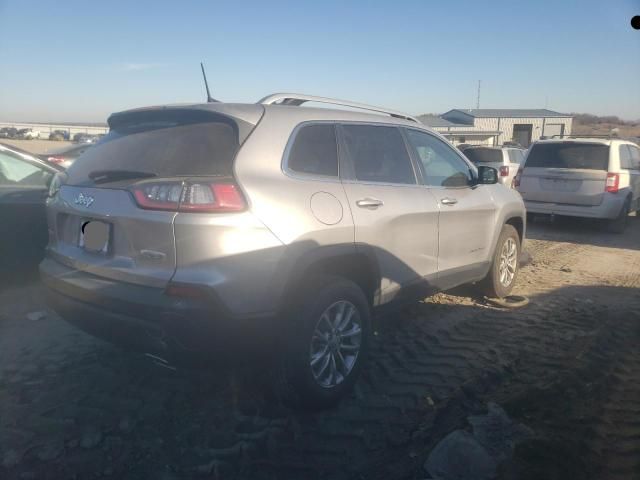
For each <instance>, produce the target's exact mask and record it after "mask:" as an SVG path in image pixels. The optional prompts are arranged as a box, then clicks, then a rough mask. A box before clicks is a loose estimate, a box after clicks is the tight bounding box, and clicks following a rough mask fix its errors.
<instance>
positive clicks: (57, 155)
mask: <svg viewBox="0 0 640 480" xmlns="http://www.w3.org/2000/svg"><path fill="white" fill-rule="evenodd" d="M92 146H93V144H92V143H81V144H78V145H71V146H69V147H65V148H62V149H60V150H55V151H53V152H50V153H45V154H42V155H39V157H40V158H41V159H42V160H46V161H47V162H49V163H53V164H55V165H58V166H60V167H63V168H69V167H70V166H71V164H72V163H73V162H74V161H75V160H76V158H78V157H79V156H80V155H82V154H83V153H84V152H85V151H86V150H87V149H89V148H91V147H92Z"/></svg>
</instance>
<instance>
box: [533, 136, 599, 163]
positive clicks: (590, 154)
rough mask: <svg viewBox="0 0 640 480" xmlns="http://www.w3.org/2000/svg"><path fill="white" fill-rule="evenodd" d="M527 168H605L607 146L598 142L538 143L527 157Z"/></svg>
mask: <svg viewBox="0 0 640 480" xmlns="http://www.w3.org/2000/svg"><path fill="white" fill-rule="evenodd" d="M526 166H527V167H528V168H565V169H581V170H607V168H608V166H609V146H608V145H603V144H598V143H575V142H565V143H539V144H537V145H534V146H533V147H532V148H531V151H530V152H529V155H528V157H527V162H526Z"/></svg>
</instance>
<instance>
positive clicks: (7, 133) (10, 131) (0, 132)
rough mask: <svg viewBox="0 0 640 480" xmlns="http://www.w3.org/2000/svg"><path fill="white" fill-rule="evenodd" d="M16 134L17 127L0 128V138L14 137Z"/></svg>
mask: <svg viewBox="0 0 640 480" xmlns="http://www.w3.org/2000/svg"><path fill="white" fill-rule="evenodd" d="M17 134H18V129H17V128H14V127H3V128H0V138H15V137H16V135H17Z"/></svg>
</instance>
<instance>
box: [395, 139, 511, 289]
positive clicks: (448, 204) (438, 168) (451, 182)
mask: <svg viewBox="0 0 640 480" xmlns="http://www.w3.org/2000/svg"><path fill="white" fill-rule="evenodd" d="M406 132H407V138H408V140H409V143H410V144H411V145H412V147H413V148H414V150H415V154H416V156H417V158H418V159H419V161H420V167H421V170H422V175H423V178H424V183H425V186H426V188H425V192H426V195H427V196H428V197H431V196H435V198H436V199H437V201H438V204H439V206H440V220H439V224H438V276H439V278H444V277H451V276H452V275H459V276H460V277H461V278H463V279H464V278H466V279H467V280H468V278H467V277H466V275H468V273H469V272H471V271H473V270H474V269H476V268H478V267H479V266H480V265H481V264H483V263H484V262H486V261H487V259H488V258H489V256H490V254H491V243H492V239H493V234H494V228H495V218H496V206H495V202H494V201H493V197H492V195H491V191H490V188H488V187H490V186H488V185H478V186H471V183H472V179H473V174H472V167H471V165H469V164H468V163H467V162H466V161H465V160H464V159H463V158H462V157H461V156H460V155H459V154H458V153H457V151H456V150H455V149H454V148H452V147H451V146H450V145H449V144H448V143H446V142H444V141H443V140H440V139H439V138H438V137H436V136H435V135H432V134H430V133H427V132H424V131H421V130H414V129H407V130H406ZM498 153H500V154H502V152H500V151H499V150H498ZM500 188H501V187H500ZM454 283H455V282H454ZM458 283H459V282H458Z"/></svg>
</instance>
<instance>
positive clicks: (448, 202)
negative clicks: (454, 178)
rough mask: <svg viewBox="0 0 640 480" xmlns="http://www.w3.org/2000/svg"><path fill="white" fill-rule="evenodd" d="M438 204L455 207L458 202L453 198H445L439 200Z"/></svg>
mask: <svg viewBox="0 0 640 480" xmlns="http://www.w3.org/2000/svg"><path fill="white" fill-rule="evenodd" d="M440 203H442V204H443V205H455V204H456V203H458V200H456V199H455V198H449V197H445V198H443V199H442V200H440Z"/></svg>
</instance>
